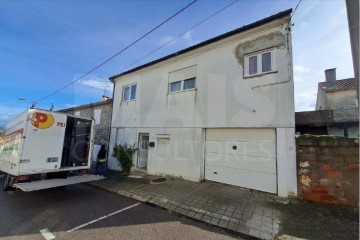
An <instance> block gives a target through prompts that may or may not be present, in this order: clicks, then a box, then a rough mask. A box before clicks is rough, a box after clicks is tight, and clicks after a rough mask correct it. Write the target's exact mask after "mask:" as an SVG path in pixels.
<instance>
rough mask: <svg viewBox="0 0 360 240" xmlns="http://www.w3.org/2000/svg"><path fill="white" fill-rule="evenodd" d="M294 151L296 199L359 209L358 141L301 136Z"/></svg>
mask: <svg viewBox="0 0 360 240" xmlns="http://www.w3.org/2000/svg"><path fill="white" fill-rule="evenodd" d="M296 148H297V152H296V159H297V173H298V194H299V196H302V197H304V199H307V200H310V201H315V202H321V203H330V204H342V205H350V206H357V207H358V206H359V140H358V139H353V138H343V137H334V136H314V135H302V136H299V137H298V138H297V140H296Z"/></svg>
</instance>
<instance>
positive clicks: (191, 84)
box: [184, 78, 195, 90]
mask: <svg viewBox="0 0 360 240" xmlns="http://www.w3.org/2000/svg"><path fill="white" fill-rule="evenodd" d="M192 88H195V78H191V79H187V80H184V90H187V89H192Z"/></svg>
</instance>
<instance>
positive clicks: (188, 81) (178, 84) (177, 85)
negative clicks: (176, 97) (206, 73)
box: [169, 78, 195, 93]
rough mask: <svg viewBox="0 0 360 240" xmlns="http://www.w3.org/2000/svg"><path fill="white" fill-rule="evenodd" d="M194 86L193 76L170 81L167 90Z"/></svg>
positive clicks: (187, 88)
mask: <svg viewBox="0 0 360 240" xmlns="http://www.w3.org/2000/svg"><path fill="white" fill-rule="evenodd" d="M194 88H195V78H190V79H186V80H183V81H177V82H172V83H170V89H169V92H171V93H172V92H179V91H184V90H189V89H194Z"/></svg>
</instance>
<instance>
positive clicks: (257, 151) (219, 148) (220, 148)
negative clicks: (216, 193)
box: [205, 128, 277, 193]
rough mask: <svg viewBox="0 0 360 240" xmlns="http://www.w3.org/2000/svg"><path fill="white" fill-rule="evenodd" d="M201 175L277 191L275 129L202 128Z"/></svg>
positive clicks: (234, 183)
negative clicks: (203, 158)
mask: <svg viewBox="0 0 360 240" xmlns="http://www.w3.org/2000/svg"><path fill="white" fill-rule="evenodd" d="M205 178H206V179H208V180H212V181H216V182H222V183H227V184H232V185H236V186H241V187H246V188H251V189H256V190H260V191H264V192H270V193H277V180H276V179H277V176H276V133H275V129H268V128H266V129H252V128H244V129H206V147H205Z"/></svg>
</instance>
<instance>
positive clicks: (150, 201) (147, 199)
mask: <svg viewBox="0 0 360 240" xmlns="http://www.w3.org/2000/svg"><path fill="white" fill-rule="evenodd" d="M87 184H89V185H91V186H93V187H96V188H99V189H102V190H105V191H109V192H112V193H115V194H118V195H120V196H123V197H127V198H132V199H134V200H137V201H139V202H143V203H145V204H146V205H149V206H152V207H158V208H161V209H164V210H167V211H170V212H171V213H175V214H177V215H179V216H181V217H184V218H187V219H191V220H193V221H196V222H201V223H204V224H207V225H209V226H212V227H215V228H219V229H221V230H223V231H225V232H228V233H231V234H234V235H237V236H240V237H242V238H243V239H261V238H257V237H254V236H251V235H248V234H246V233H242V232H238V231H235V230H232V229H229V228H226V227H221V226H218V225H214V224H212V223H210V222H209V221H203V220H201V219H197V218H193V217H189V216H187V215H184V214H181V213H180V212H177V211H174V210H171V209H168V208H165V207H164V205H165V204H166V203H168V202H174V201H172V200H169V199H166V198H162V197H156V196H154V197H151V196H140V195H137V194H133V193H129V192H127V191H123V190H116V189H112V188H107V187H104V186H100V185H97V184H95V183H91V182H89V183H87ZM159 201H161V202H162V203H164V204H163V205H159V204H158V202H159ZM178 206H181V207H182V208H183V209H188V210H190V209H192V210H197V212H201V213H208V214H213V215H214V216H215V215H218V216H220V214H217V213H212V212H209V211H205V210H203V209H199V208H194V207H190V206H187V205H184V204H181V203H179V205H178ZM221 219H222V220H226V221H229V222H231V221H234V220H235V221H236V219H233V218H229V217H226V216H221Z"/></svg>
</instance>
